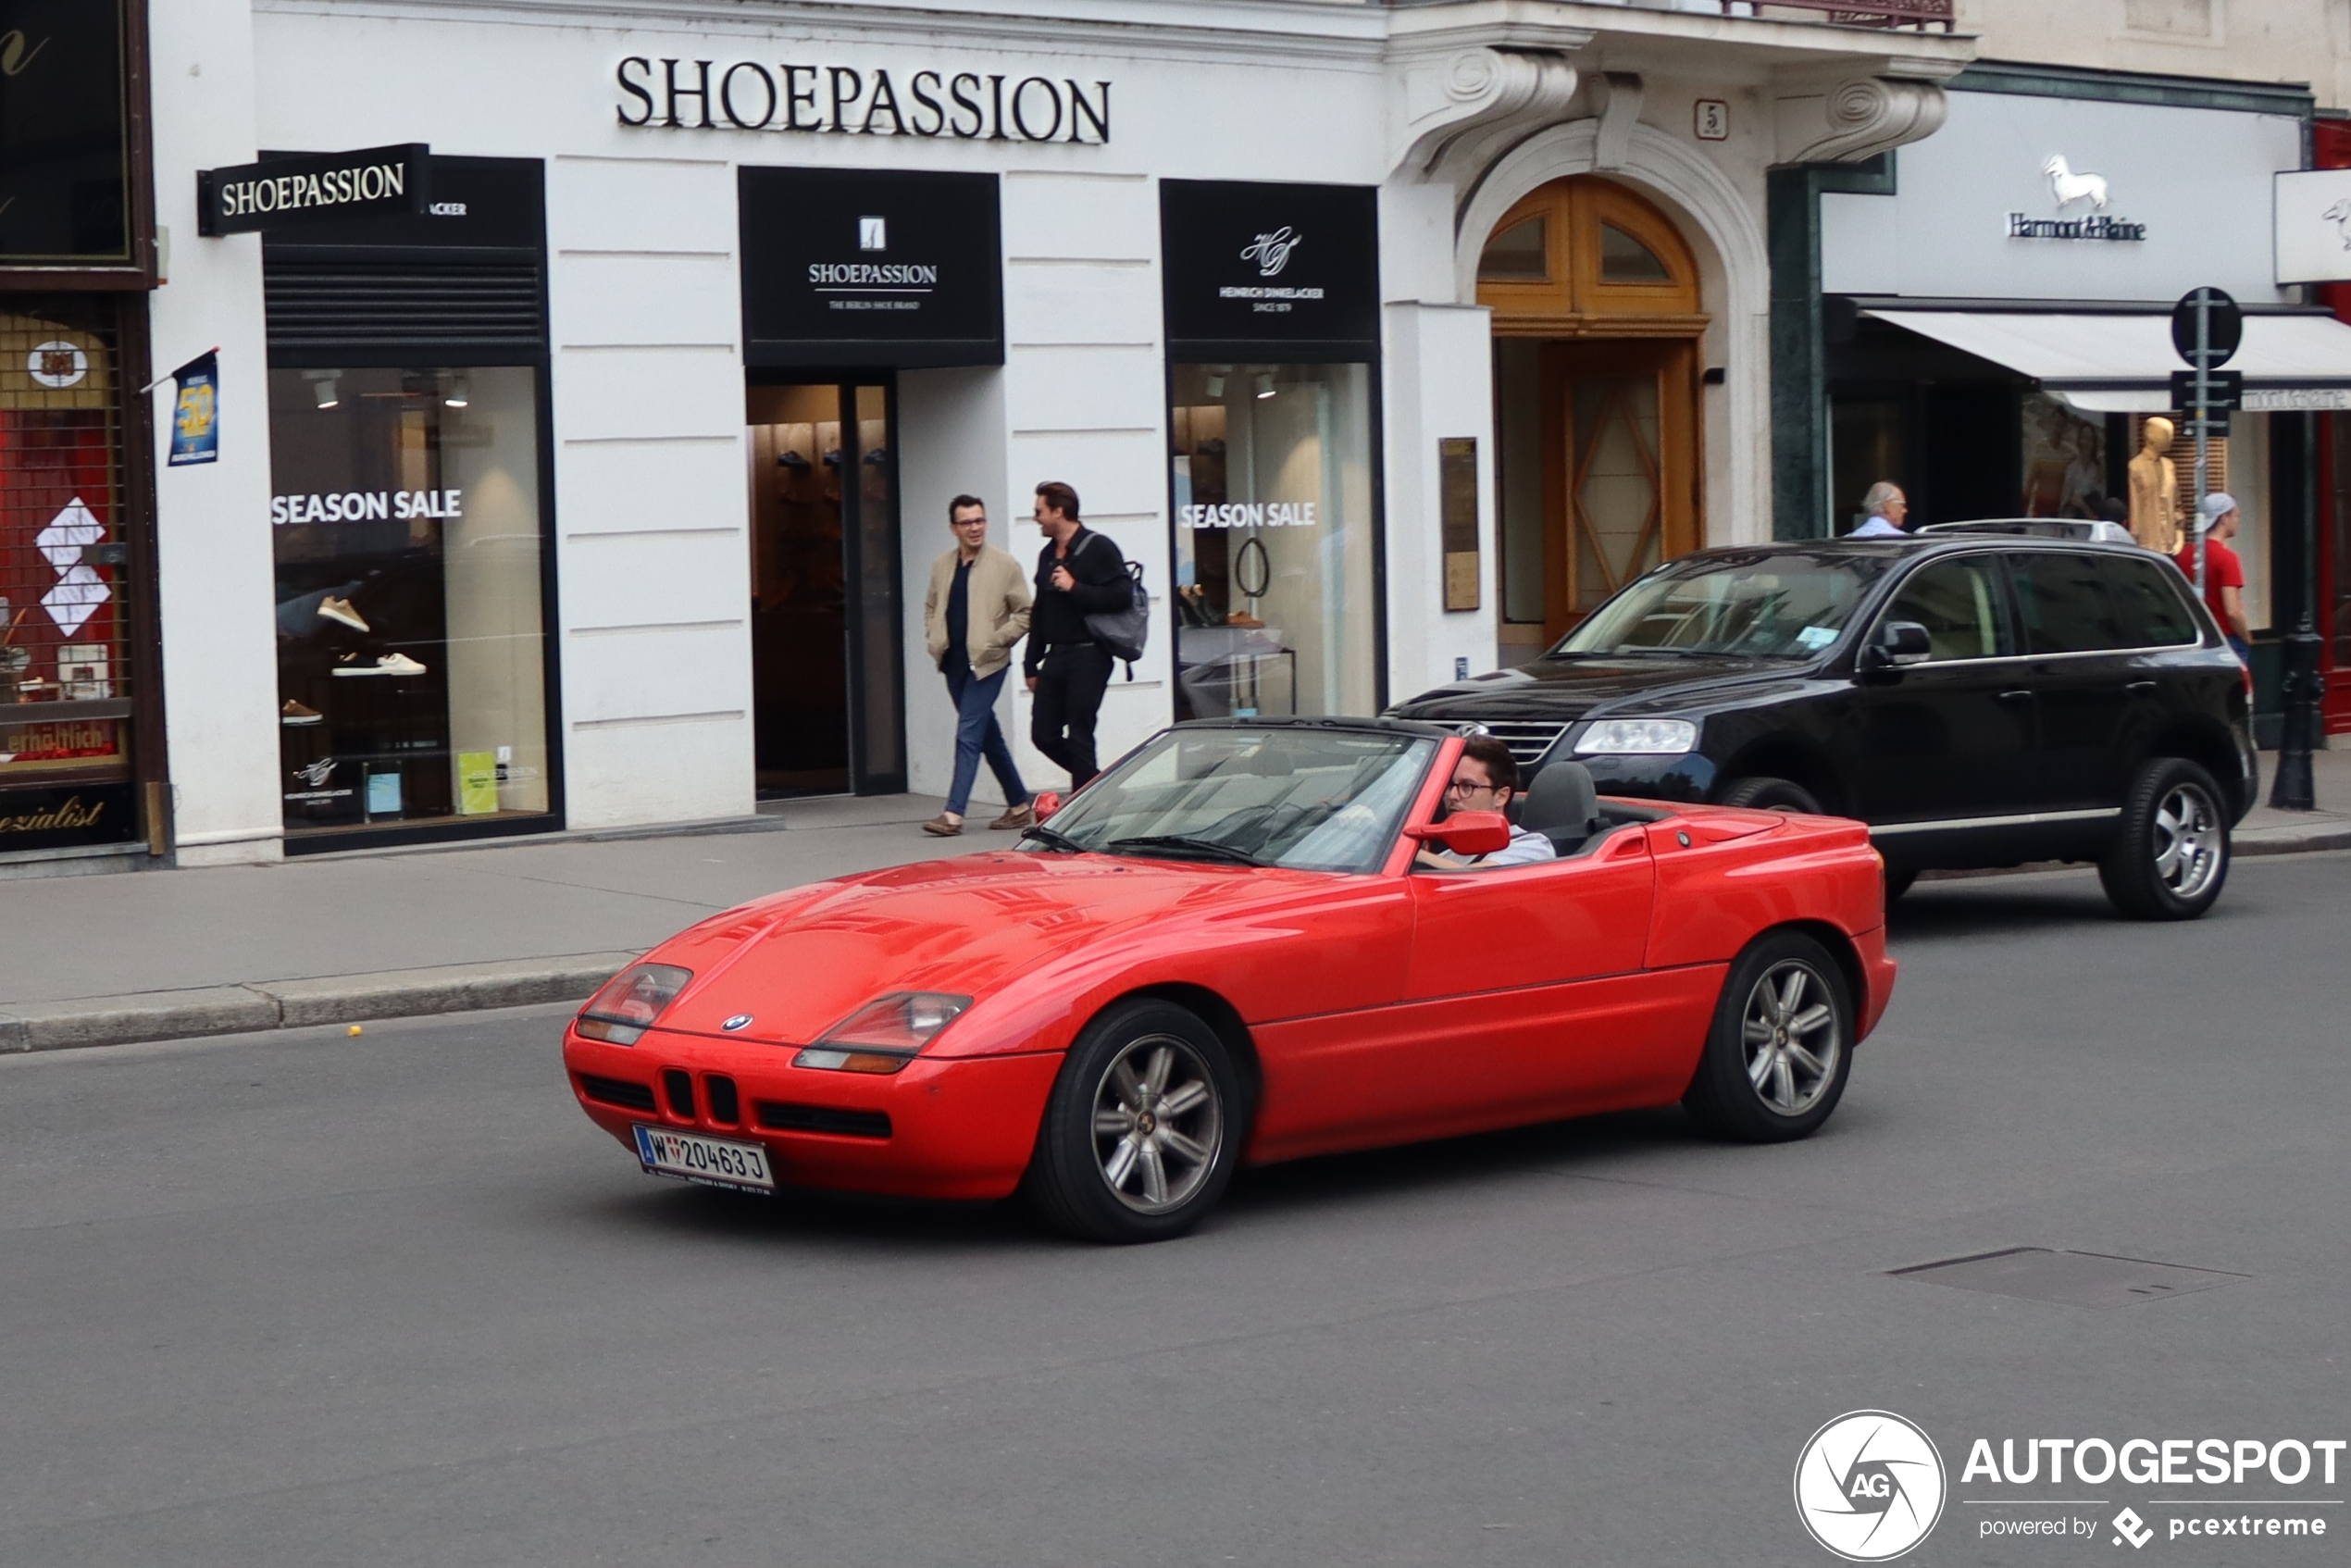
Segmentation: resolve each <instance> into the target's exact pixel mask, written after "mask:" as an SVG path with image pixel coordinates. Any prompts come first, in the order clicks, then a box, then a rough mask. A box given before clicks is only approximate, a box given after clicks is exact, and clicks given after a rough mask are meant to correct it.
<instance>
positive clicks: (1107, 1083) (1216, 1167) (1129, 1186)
mask: <svg viewBox="0 0 2351 1568" xmlns="http://www.w3.org/2000/svg"><path fill="white" fill-rule="evenodd" d="M1122 1068H1124V1070H1125V1071H1124V1075H1123V1076H1122V1073H1121V1069H1122ZM1154 1074H1156V1075H1158V1076H1159V1078H1160V1082H1159V1085H1158V1088H1157V1089H1152V1087H1151V1077H1152V1076H1153V1075H1154ZM1176 1101H1181V1103H1180V1104H1178V1105H1177V1108H1176V1110H1174V1111H1172V1112H1171V1111H1169V1110H1167V1109H1166V1106H1167V1105H1168V1104H1169V1103H1170V1102H1176ZM1121 1117H1123V1118H1124V1126H1121V1127H1112V1126H1109V1124H1110V1123H1111V1122H1114V1121H1117V1120H1118V1119H1119V1118H1121ZM1248 1134H1249V1108H1248V1105H1247V1102H1246V1101H1245V1099H1244V1097H1243V1094H1242V1091H1241V1082H1240V1076H1239V1074H1238V1073H1237V1072H1236V1071H1235V1070H1234V1067H1233V1060H1232V1055H1231V1053H1230V1052H1227V1051H1226V1050H1225V1042H1224V1041H1223V1040H1222V1039H1218V1038H1217V1034H1216V1031H1215V1030H1214V1029H1212V1028H1210V1027H1208V1026H1207V1024H1205V1023H1203V1022H1202V1021H1201V1020H1200V1016H1199V1015H1198V1014H1194V1013H1191V1012H1189V1011H1188V1010H1186V1009H1184V1008H1181V1007H1178V1006H1176V1004H1175V1003H1173V1002H1160V1001H1156V1000H1153V999H1150V998H1145V999H1140V1000H1138V1001H1134V1002H1121V1003H1118V1004H1117V1005H1115V1006H1113V1007H1111V1008H1110V1009H1108V1010H1107V1011H1105V1012H1104V1013H1103V1014H1101V1016H1100V1017H1098V1018H1096V1019H1095V1020H1094V1021H1093V1022H1092V1023H1091V1024H1088V1026H1087V1027H1086V1030H1085V1032H1084V1033H1083V1034H1081V1035H1079V1036H1078V1037H1077V1043H1076V1044H1075V1045H1073V1046H1071V1047H1070V1049H1069V1054H1068V1056H1067V1057H1065V1058H1064V1060H1063V1062H1062V1069H1061V1075H1060V1076H1058V1077H1056V1078H1055V1079H1054V1080H1053V1093H1052V1098H1051V1099H1050V1100H1049V1101H1046V1104H1045V1117H1044V1121H1043V1123H1042V1124H1041V1125H1040V1126H1039V1127H1038V1130H1037V1153H1036V1155H1035V1157H1034V1158H1033V1159H1032V1160H1031V1161H1030V1162H1029V1167H1028V1175H1027V1176H1026V1179H1025V1181H1024V1182H1023V1184H1022V1186H1023V1190H1024V1191H1025V1192H1026V1194H1027V1197H1028V1201H1029V1203H1030V1205H1031V1206H1032V1207H1033V1208H1035V1209H1036V1211H1037V1213H1038V1214H1039V1217H1040V1218H1042V1219H1043V1220H1044V1221H1045V1223H1046V1224H1048V1225H1050V1226H1052V1227H1053V1228H1054V1229H1056V1230H1059V1231H1062V1232H1064V1233H1065V1234H1067V1235H1070V1236H1076V1237H1080V1238H1084V1239H1087V1240H1090V1241H1117V1242H1132V1241H1165V1240H1168V1239H1170V1238H1174V1237H1177V1236H1181V1235H1183V1234H1184V1233H1185V1232H1186V1231H1188V1230H1189V1229H1191V1228H1192V1226H1196V1225H1198V1224H1199V1223H1200V1220H1201V1219H1202V1218H1203V1217H1205V1216H1206V1214H1207V1213H1208V1212H1209V1211H1210V1210H1211V1209H1213V1208H1214V1207H1215V1206H1216V1202H1217V1200H1218V1199H1220V1198H1222V1197H1223V1196H1224V1195H1225V1185H1226V1184H1227V1183H1228V1182H1230V1181H1231V1180H1232V1177H1233V1167H1234V1165H1235V1164H1236V1163H1237V1161H1238V1158H1239V1153H1240V1148H1241V1144H1242V1143H1243V1141H1244V1140H1245V1139H1247V1137H1248ZM1195 1151H1203V1152H1200V1153H1196V1152H1195ZM1154 1170H1155V1171H1156V1173H1157V1174H1156V1176H1154V1174H1153V1173H1154ZM1154 1188H1156V1189H1157V1195H1156V1196H1154Z"/></svg>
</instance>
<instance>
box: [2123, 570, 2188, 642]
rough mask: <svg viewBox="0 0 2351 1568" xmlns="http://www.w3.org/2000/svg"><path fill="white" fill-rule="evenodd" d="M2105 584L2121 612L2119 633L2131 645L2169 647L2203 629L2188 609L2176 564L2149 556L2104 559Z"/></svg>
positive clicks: (2183, 585) (2185, 586) (2185, 588)
mask: <svg viewBox="0 0 2351 1568" xmlns="http://www.w3.org/2000/svg"><path fill="white" fill-rule="evenodd" d="M2104 565H2105V566H2106V578H2107V586H2108V589H2109V590H2110V591H2112V592H2113V594H2114V597H2115V600H2116V603H2117V604H2118V605H2119V606H2120V608H2121V612H2122V631H2123V635H2124V636H2125V637H2127V638H2128V639H2129V640H2130V643H2131V646H2133V648H2173V647H2177V646H2178V645H2179V644H2181V643H2183V642H2195V641H2198V640H2199V639H2200V638H2201V637H2202V636H2203V633H2202V632H2200V631H2198V630H2197V629H2196V616H2194V615H2193V614H2192V613H2190V611H2189V609H2188V602H2187V599H2186V597H2185V594H2186V590H2187V582H2186V580H2185V579H2183V578H2182V577H2181V576H2180V571H2179V568H2178V567H2176V566H2172V565H2171V563H2170V562H2168V561H2158V560H2156V559H2154V558H2152V557H2150V558H2149V559H2147V560H2144V561H2135V560H2132V559H2130V558H2128V557H2123V558H2121V559H2119V560H2115V561H2111V562H2107V563H2104Z"/></svg>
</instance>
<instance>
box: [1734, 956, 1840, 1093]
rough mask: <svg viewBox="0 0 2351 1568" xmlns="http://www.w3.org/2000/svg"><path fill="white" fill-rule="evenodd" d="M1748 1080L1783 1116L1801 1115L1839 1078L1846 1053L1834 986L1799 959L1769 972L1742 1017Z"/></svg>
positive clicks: (1761, 981) (1768, 970)
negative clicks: (1831, 989)
mask: <svg viewBox="0 0 2351 1568" xmlns="http://www.w3.org/2000/svg"><path fill="white" fill-rule="evenodd" d="M1740 1036H1741V1039H1742V1041H1743V1043H1744V1044H1745V1046H1746V1049H1747V1077H1748V1082H1749V1083H1750V1084H1752V1085H1754V1086H1755V1092H1756V1093H1757V1094H1758V1095H1760V1097H1761V1098H1762V1101H1763V1103H1764V1104H1766V1105H1768V1106H1770V1107H1771V1108H1772V1109H1773V1110H1774V1111H1776V1112H1778V1113H1779V1114H1781V1115H1783V1116H1800V1115H1802V1114H1804V1113H1805V1112H1807V1111H1809V1110H1810V1109H1811V1108H1812V1107H1813V1106H1815V1105H1817V1104H1819V1103H1820V1101H1821V1097H1822V1095H1824V1094H1826V1093H1827V1092H1828V1091H1829V1087H1830V1085H1832V1084H1833V1083H1835V1080H1836V1068H1837V1062H1838V1059H1839V1058H1840V1057H1841V1056H1843V1054H1844V1052H1845V1041H1844V1040H1843V1039H1841V1038H1839V1036H1840V1031H1839V1030H1838V1027H1837V1022H1836V1008H1835V1005H1834V1004H1833V1003H1832V1002H1831V1001H1830V995H1829V989H1828V987H1827V986H1826V985H1825V984H1824V983H1823V982H1822V978H1821V977H1820V976H1819V975H1818V974H1816V973H1814V971H1813V969H1812V967H1811V965H1810V964H1804V963H1801V962H1798V961H1796V960H1793V959H1791V960H1789V961H1787V962H1785V963H1782V964H1773V966H1772V967H1771V968H1769V969H1767V970H1765V971H1764V972H1763V974H1762V976H1761V977H1760V978H1758V979H1757V980H1756V982H1755V989H1753V990H1751V991H1749V992H1748V997H1747V1010H1746V1012H1745V1013H1744V1014H1742V1015H1741V1018H1740Z"/></svg>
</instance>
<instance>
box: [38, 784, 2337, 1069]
mask: <svg viewBox="0 0 2351 1568" xmlns="http://www.w3.org/2000/svg"><path fill="white" fill-rule="evenodd" d="M2314 761H2315V763H2316V769H2315V772H2316V776H2317V783H2318V797H2319V803H2320V807H2321V808H2322V809H2321V810H2320V811H2317V812H2280V811H2272V810H2270V808H2269V807H2267V806H2258V807H2256V808H2255V809H2254V811H2253V813H2252V814H2251V815H2249V816H2247V817H2246V818H2245V822H2244V823H2243V824H2242V825H2241V826H2240V827H2239V828H2237V833H2236V849H2237V852H2238V853H2239V854H2247V855H2252V854H2286V853H2295V852H2307V851H2314V850H2332V849H2351V751H2335V752H2324V753H2319V755H2318V756H2317V757H2316V758H2315V759H2314ZM2274 762H2275V754H2274V753H2264V755H2263V757H2262V765H2263V780H2262V783H2263V791H2264V795H2265V796H2266V794H2267V790H2268V784H2269V769H2270V766H2271V765H2273V764H2274ZM942 804H943V802H941V801H940V800H939V798H938V797H936V796H923V795H890V796H879V797H871V798H866V799H852V798H848V797H833V798H829V799H824V800H810V801H789V802H783V803H769V804H768V805H766V806H764V807H763V808H762V811H761V815H759V816H758V817H757V818H754V819H752V820H750V821H746V822H740V823H729V824H723V825H715V826H713V827H710V828H702V829H689V830H681V831H676V832H667V833H652V834H633V833H632V834H552V835H549V836H547V837H545V838H532V839H527V840H498V841H495V842H492V843H490V844H478V845H468V846H464V847H457V846H432V847H429V848H419V849H410V850H396V851H361V852H350V853H342V854H329V855H310V856H304V857H301V858H299V859H295V860H290V861H285V862H282V863H280V864H279V865H266V866H221V867H215V868H208V869H204V870H190V871H162V872H140V873H133V874H125V875H117V876H102V877H56V878H53V879H34V880H27V881H11V882H7V883H6V884H0V1052H7V1051H41V1050H50V1049H56V1048H60V1047H68V1046H85V1045H116V1044H123V1043H127V1042H129V1041H132V1040H150V1039H179V1038H184V1037H191V1036H197V1035H210V1034H229V1033H236V1032H241V1031H243V1030H247V1029H267V1028H280V1027H283V1028H292V1027H300V1026H304V1025H313V1024H339V1023H353V1022H361V1021H365V1020H367V1019H374V1018H393V1017H403V1016H407V1015H410V1014H425V1013H450V1012H461V1011H466V1010H470V1009H473V1008H480V1007H507V1006H518V1005H521V1004H523V1003H526V1002H568V1001H577V1000H578V999H580V998H583V997H586V996H587V995H588V994H589V993H590V992H591V991H592V990H594V989H595V988H596V987H597V986H598V985H600V984H601V983H603V980H604V979H605V978H607V977H610V976H611V975H612V974H613V973H614V972H615V971H616V970H617V969H619V968H620V967H621V966H623V965H624V964H628V962H629V961H630V960H631V959H633V958H635V957H636V956H637V955H638V954H640V953H641V952H644V951H645V950H646V949H647V948H650V947H652V946H653V944H654V943H656V942H658V941H661V940H664V939H665V938H666V937H668V936H670V935H671V934H673V933H674V932H676V931H678V930H679V929H681V928H683V927H686V926H688V925H690V924H692V923H693V922H694V921H696V920H699V919H701V918H702V917H703V916H704V915H712V914H715V913H716V912H718V911H720V910H723V909H728V908H732V907H733V906H734V905H736V904H739V903H742V902H747V901H749V900H751V899H754V898H758V897H760V896H762V895H764V894H766V893H770V892H774V891H776V890H778V889H782V888H789V887H794V886H797V885H800V884H802V883H806V882H813V881H816V880H819V879H821V878H823V877H832V876H839V875H840V874H842V873H845V872H851V871H859V870H864V869H866V868H868V867H872V866H877V865H903V864H905V863H907V862H909V861H917V860H929V859H933V858H936V857H939V856H940V855H947V854H964V853H970V852H976V851H980V850H988V849H1002V848H1008V847H1010V846H1011V845H1012V844H1013V843H1014V841H1015V837H1014V835H1013V834H1011V833H997V832H991V831H989V829H988V828H986V827H984V826H981V825H982V824H984V823H985V822H986V821H987V814H986V813H984V812H977V811H976V812H975V814H974V817H973V823H974V826H972V827H969V828H966V829H965V830H964V835H963V836H962V837H961V838H959V839H952V840H948V839H934V838H931V837H928V836H927V835H926V834H924V833H922V832H921V831H920V830H919V825H920V824H921V823H922V822H924V821H925V820H927V818H929V817H930V816H932V815H936V814H937V813H938V811H939V808H940V806H941V805H942Z"/></svg>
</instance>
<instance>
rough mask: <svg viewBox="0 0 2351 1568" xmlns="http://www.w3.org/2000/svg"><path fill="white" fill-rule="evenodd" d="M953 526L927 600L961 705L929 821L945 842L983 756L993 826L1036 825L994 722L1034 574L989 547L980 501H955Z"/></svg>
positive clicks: (957, 827)
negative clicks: (1000, 801) (994, 803)
mask: <svg viewBox="0 0 2351 1568" xmlns="http://www.w3.org/2000/svg"><path fill="white" fill-rule="evenodd" d="M947 527H948V529H949V530H950V531H951V532H952V533H953V534H954V536H955V548H954V549H952V550H950V551H948V552H947V553H946V554H943V555H941V556H939V559H938V560H936V561H933V562H932V563H931V564H930V591H929V592H927V593H926V594H925V595H923V626H924V629H925V630H926V632H927V636H928V642H929V647H930V657H931V662H932V663H933V664H935V665H937V666H939V673H940V674H941V675H943V676H945V677H946V678H947V692H948V695H949V696H950V697H952V699H953V700H954V703H955V778H954V782H953V783H952V784H951V785H950V786H949V787H948V790H947V809H946V810H945V811H942V812H940V813H939V815H937V816H934V817H932V818H931V819H930V820H929V821H928V822H926V823H924V824H923V831H924V832H926V833H930V834H935V835H937V836H938V837H939V838H942V839H949V838H952V837H954V836H955V835H956V834H958V833H961V832H962V831H963V830H964V807H966V806H968V805H969V804H970V803H971V796H972V785H973V783H974V781H976V779H977V778H978V777H979V759H980V758H981V756H983V755H985V756H986V757H987V758H988V767H989V771H990V772H991V773H993V774H995V775H996V782H997V783H998V784H1000V785H1001V786H1003V790H1004V801H1005V806H1004V815H1001V816H1000V817H998V818H997V819H996V820H995V821H993V822H991V823H989V827H990V828H1026V827H1027V826H1028V825H1029V824H1030V823H1032V822H1034V821H1036V820H1037V815H1036V812H1035V810H1034V809H1033V808H1032V807H1031V806H1030V805H1029V803H1028V789H1027V787H1026V785H1024V784H1022V783H1021V781H1020V770H1019V769H1017V768H1016V767H1014V765H1013V753H1012V748H1011V747H1010V746H1007V745H1006V744H1005V743H1004V732H1003V730H1002V729H1001V728H1000V727H999V726H998V725H997V723H996V696H997V693H999V692H1000V691H1003V689H1004V672H1005V671H1006V670H1008V669H1010V668H1011V667H1012V657H1013V645H1014V643H1016V642H1018V641H1020V640H1021V639H1022V638H1023V637H1025V636H1026V635H1027V633H1028V605H1029V598H1028V575H1027V574H1026V572H1024V571H1022V570H1021V565H1020V563H1019V562H1018V561H1015V560H1014V559H1013V557H1012V556H1010V555H1009V554H1005V553H1004V552H1003V551H1001V550H996V549H991V548H989V543H988V507H987V504H986V503H984V502H982V501H981V500H980V499H979V497H977V496H976V495H959V496H957V497H955V499H954V500H952V501H951V502H949V503H948V504H947Z"/></svg>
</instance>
